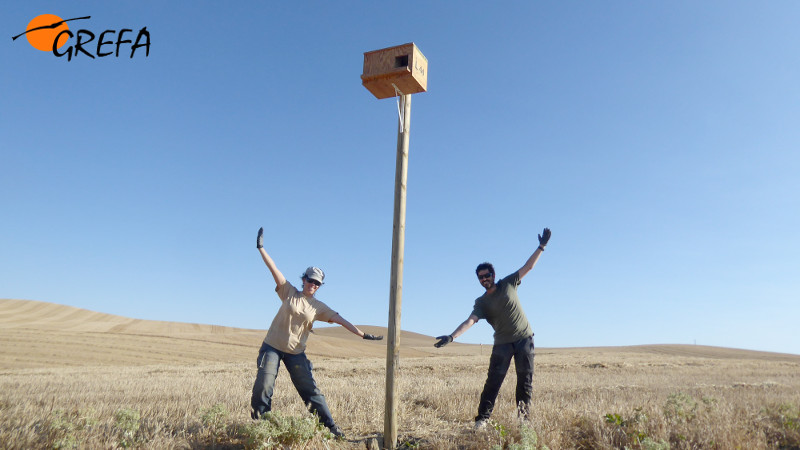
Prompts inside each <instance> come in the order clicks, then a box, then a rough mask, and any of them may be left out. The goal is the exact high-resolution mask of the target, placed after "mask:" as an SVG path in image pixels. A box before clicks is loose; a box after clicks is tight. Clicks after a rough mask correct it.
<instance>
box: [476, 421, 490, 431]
mask: <svg viewBox="0 0 800 450" xmlns="http://www.w3.org/2000/svg"><path fill="white" fill-rule="evenodd" d="M488 422H489V421H488V419H478V420H476V421H475V431H483V430H485V429H486V426H487V425H488Z"/></svg>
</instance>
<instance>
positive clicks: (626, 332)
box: [0, 0, 800, 354]
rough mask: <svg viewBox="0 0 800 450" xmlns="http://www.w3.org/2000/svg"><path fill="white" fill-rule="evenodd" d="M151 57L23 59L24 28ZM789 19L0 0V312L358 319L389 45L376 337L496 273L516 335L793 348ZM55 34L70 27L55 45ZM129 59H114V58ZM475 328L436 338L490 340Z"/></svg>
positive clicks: (423, 328) (739, 12) (442, 309)
mask: <svg viewBox="0 0 800 450" xmlns="http://www.w3.org/2000/svg"><path fill="white" fill-rule="evenodd" d="M44 13H50V14H55V15H58V16H59V17H62V18H64V19H66V18H73V17H82V16H91V19H89V20H82V21H75V22H71V23H70V24H71V29H73V30H77V29H78V28H84V29H88V30H91V31H93V32H95V34H99V33H100V32H102V31H103V30H106V29H114V30H119V29H121V28H131V29H133V30H134V32H133V33H131V34H129V35H127V36H126V37H128V38H131V37H134V38H135V35H136V32H137V31H138V30H139V29H140V28H141V27H144V26H146V27H147V29H148V30H149V31H150V33H151V49H150V56H149V57H146V58H145V57H144V56H143V51H142V50H139V51H138V52H137V54H136V56H135V57H134V58H133V59H131V58H128V57H127V55H126V50H125V49H126V47H125V46H123V56H122V57H119V58H116V57H113V56H111V57H105V58H97V59H93V60H92V59H89V58H88V57H85V55H78V56H77V57H74V58H73V59H72V61H69V62H68V61H67V60H66V58H56V57H55V56H54V55H53V54H52V53H48V52H42V51H39V50H36V49H34V48H33V47H32V46H31V45H29V44H28V43H27V41H26V40H25V39H24V38H21V39H18V40H16V41H12V39H11V37H12V36H15V35H17V34H19V33H22V32H23V31H25V27H26V25H27V23H28V22H29V21H30V20H31V19H32V18H33V17H36V16H38V15H40V14H44ZM799 21H800V3H798V2H796V1H770V2H749V1H730V0H725V1H704V2H696V1H670V2H639V1H604V2H580V1H566V2H501V3H500V4H498V5H494V4H492V5H490V4H489V3H487V2H477V1H471V2H418V1H412V2H402V3H398V2H394V3H391V2H390V3H387V2H367V1H356V2H322V1H317V2H278V1H267V2H233V3H226V4H225V5H224V6H223V4H222V3H219V2H166V3H165V2H160V1H145V2H139V1H137V2H133V1H114V2H109V1H103V2H88V1H87V2H63V1H47V2H45V1H30V2H3V3H2V6H0V24H1V25H2V27H1V28H2V30H3V33H4V34H5V38H4V43H3V44H2V45H0V58H2V63H0V174H1V175H0V211H2V215H1V216H0V217H1V219H0V298H22V299H31V300H41V301H48V302H54V303H60V304H66V305H71V306H76V307H81V308H86V309H91V310H96V311H102V312H106V313H112V314H119V315H123V316H129V317H135V318H142V319H156V320H167V321H181V322H197V323H208V324H219V325H228V326H235V327H245V328H262V329H265V328H266V327H267V326H268V325H269V323H270V321H271V320H272V317H273V316H274V314H275V312H276V311H277V307H278V299H277V297H276V295H275V294H274V293H273V288H274V283H273V281H272V278H271V276H270V275H269V272H268V271H267V269H266V267H265V266H264V264H263V262H262V261H261V259H260V257H259V255H258V253H257V251H256V249H255V237H256V231H257V230H258V228H259V227H260V226H263V227H264V229H265V230H266V239H265V247H266V249H267V250H268V251H269V252H270V254H271V255H272V256H273V258H274V259H275V261H276V263H277V264H278V267H279V268H280V269H281V270H282V271H283V272H284V274H286V275H287V277H288V278H289V279H290V280H291V281H292V282H298V281H299V275H300V274H301V273H302V271H303V270H304V269H305V268H306V267H307V266H309V265H317V266H320V267H322V268H323V269H324V270H325V271H326V273H327V279H326V285H325V286H324V287H323V288H322V289H321V290H320V291H319V295H318V297H319V298H320V299H321V300H323V301H325V302H326V303H328V304H329V305H330V306H331V307H333V308H334V309H335V310H337V311H339V312H340V313H341V314H342V315H343V316H344V317H345V318H347V319H348V320H350V321H351V322H353V323H356V324H369V325H382V326H386V324H387V317H388V298H389V275H390V256H391V235H392V211H393V195H394V194H393V192H394V172H395V152H396V133H397V106H396V104H395V102H394V100H392V99H387V100H376V99H375V98H374V97H373V96H372V95H371V94H370V93H369V92H368V91H367V90H366V89H364V87H363V86H361V80H360V74H361V72H362V64H363V53H364V52H365V51H369V50H375V49H379V48H383V47H388V46H392V45H398V44H403V43H407V42H415V43H416V44H417V45H418V46H419V48H420V49H421V51H422V52H423V53H424V54H425V56H426V57H427V58H428V61H429V68H428V89H429V92H427V93H421V94H416V95H414V96H413V100H412V113H411V115H412V119H411V145H410V161H409V175H408V209H407V231H406V254H405V277H404V294H403V303H402V328H403V329H405V330H410V331H415V332H420V333H425V334H429V335H434V336H435V335H439V334H445V333H450V332H451V331H453V329H454V328H455V327H456V326H457V325H458V324H459V323H461V321H463V320H464V319H466V318H467V316H468V315H469V314H470V312H471V310H472V305H473V302H474V299H475V298H476V297H478V296H479V295H480V294H481V293H482V288H481V286H480V285H479V284H478V282H477V280H476V278H475V274H474V269H475V266H476V265H477V264H478V263H480V262H482V261H491V262H492V263H494V265H495V267H496V268H497V271H498V272H499V274H500V275H506V274H508V273H511V272H513V271H515V270H516V269H518V268H519V267H520V266H521V265H522V264H523V263H524V262H525V260H526V259H527V258H528V256H530V254H531V253H532V252H533V250H534V249H535V248H536V246H537V244H538V241H537V238H536V236H537V234H538V233H540V232H541V230H542V228H543V227H545V226H547V227H550V228H551V229H552V230H553V237H552V239H551V242H550V245H549V246H548V248H547V251H546V252H545V254H544V255H543V257H542V259H540V260H539V264H538V265H537V266H536V267H535V268H534V270H533V271H532V272H531V273H530V274H529V275H528V276H527V277H526V278H525V279H524V281H523V284H522V285H521V286H520V288H519V293H520V297H521V299H522V301H523V304H524V308H525V310H526V312H527V315H528V318H529V319H530V321H531V322H532V325H533V328H534V331H535V333H536V345H537V346H538V347H573V346H605V345H634V344H654V343H683V344H692V343H697V344H705V345H715V346H724V347H736V348H746V349H758V350H768V351H776V352H789V353H798V354H800V333H798V332H797V324H798V322H800V320H799V319H800V306H798V305H800V302H799V301H798V300H800V295H799V294H800V276H798V274H800V258H798V254H800V231H798V230H800V195H798V194H799V193H800V153H799V152H798V149H800V127H799V126H798V123H799V121H800V27H798V26H797V24H798V22H799ZM71 43H74V39H73V40H72V41H71ZM128 51H129V47H128ZM491 336H492V330H491V327H490V326H489V325H488V324H487V323H486V322H480V323H479V324H478V325H476V326H475V327H473V328H472V329H471V330H469V331H468V332H467V333H466V334H465V335H464V336H463V337H462V338H461V339H460V340H462V341H464V342H473V343H477V342H482V343H490V342H491V340H492V338H491Z"/></svg>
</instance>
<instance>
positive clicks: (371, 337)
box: [362, 333, 383, 341]
mask: <svg viewBox="0 0 800 450" xmlns="http://www.w3.org/2000/svg"><path fill="white" fill-rule="evenodd" d="M362 339H366V340H368V341H380V340H381V339H383V336H375V335H374V334H369V333H364V336H363V338H362Z"/></svg>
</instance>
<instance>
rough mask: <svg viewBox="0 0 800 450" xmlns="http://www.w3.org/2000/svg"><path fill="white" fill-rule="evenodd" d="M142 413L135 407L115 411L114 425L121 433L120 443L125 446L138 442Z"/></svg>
mask: <svg viewBox="0 0 800 450" xmlns="http://www.w3.org/2000/svg"><path fill="white" fill-rule="evenodd" d="M140 420H141V415H140V414H139V411H136V410H135V409H127V408H125V409H119V410H117V412H116V413H114V427H115V428H116V429H117V432H118V433H119V445H120V446H121V447H123V448H128V447H132V446H133V445H134V444H135V443H136V433H137V432H138V431H139V426H140V424H139V421H140Z"/></svg>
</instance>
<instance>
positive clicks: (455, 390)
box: [0, 300, 800, 449]
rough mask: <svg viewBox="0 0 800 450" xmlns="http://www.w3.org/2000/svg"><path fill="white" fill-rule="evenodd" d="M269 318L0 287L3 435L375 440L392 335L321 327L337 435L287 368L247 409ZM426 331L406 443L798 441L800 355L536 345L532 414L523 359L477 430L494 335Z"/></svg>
mask: <svg viewBox="0 0 800 450" xmlns="http://www.w3.org/2000/svg"><path fill="white" fill-rule="evenodd" d="M363 328H364V329H366V330H367V331H368V332H377V333H384V332H385V330H382V329H381V328H379V327H363ZM264 334H265V330H242V329H234V328H225V327H216V326H210V325H196V324H183V323H168V322H153V321H142V320H135V319H128V318H124V317H118V316H111V315H107V314H101V313H95V312H91V311H85V310H80V309H76V308H71V307H66V306H61V305H55V304H50V303H42V302H33V301H22V300H0V448H9V449H16V448H19V449H23V448H24V449H27V448H268V447H269V446H273V447H274V448H329V449H351V448H352V449H364V448H367V445H368V444H369V443H370V442H371V441H372V440H373V439H380V438H381V433H382V431H383V407H384V382H385V372H384V367H385V352H386V347H385V344H384V343H375V342H365V341H362V340H359V339H357V338H355V337H353V336H352V335H350V334H349V333H347V332H346V331H344V330H342V329H341V328H338V327H337V328H320V329H317V330H316V331H315V335H314V336H312V337H311V338H310V343H309V351H308V353H309V356H310V358H311V360H312V361H313V363H314V367H315V371H314V372H315V378H316V379H317V382H318V384H319V385H320V387H321V389H322V391H323V393H325V395H326V397H327V399H328V403H329V405H330V408H331V411H332V412H333V415H334V418H336V420H337V422H338V423H339V425H340V426H341V427H342V428H343V429H344V431H345V433H346V434H347V439H346V440H343V441H337V440H332V439H329V438H328V436H327V435H326V433H324V432H322V431H318V430H315V429H313V423H312V421H310V420H308V419H309V414H308V413H307V412H306V411H305V409H304V407H303V405H302V402H301V401H300V399H299V396H298V395H297V393H296V392H295V391H294V388H293V387H292V385H291V382H290V381H289V380H288V377H287V376H286V373H285V372H284V371H283V370H281V372H280V373H279V376H278V382H277V386H276V395H275V398H274V400H273V404H274V407H273V409H274V410H275V411H276V412H278V414H276V415H275V417H273V420H272V421H271V422H270V423H267V421H260V422H258V423H257V422H254V421H252V420H251V419H250V418H249V413H248V409H249V399H250V389H251V387H252V382H253V377H254V376H255V357H256V353H257V350H258V346H259V345H260V342H261V340H262V339H263V337H264ZM433 341H434V340H433V338H431V337H429V336H422V335H419V334H414V333H405V332H404V333H403V335H402V336H401V344H402V345H403V348H402V350H401V360H400V374H399V378H398V380H399V381H398V382H399V392H400V398H401V404H400V406H399V436H400V440H399V444H400V445H401V447H402V448H420V449H428V448H435V449H438V448H445V449H447V448H461V449H486V448H514V449H521V448H545V447H546V448H550V449H562V448H563V449H569V448H585V449H589V448H632V449H638V448H643V449H666V448H673V449H675V448H678V449H682V448H686V449H689V448H710V449H711V448H714V449H736V448H742V449H759V448H800V410H799V409H798V408H800V356H798V355H784V354H775V353H764V352H753V351H745V350H736V349H724V348H713V347H702V346H686V345H650V346H637V347H618V348H580V349H579V348H572V349H538V350H537V355H536V375H535V377H534V404H533V408H532V413H533V414H532V416H533V417H532V419H531V421H530V422H527V423H519V422H518V420H517V417H516V413H515V410H514V406H513V397H514V382H515V374H514V371H513V369H512V370H511V371H509V374H508V376H507V378H506V382H505V384H504V386H503V390H502V391H501V393H500V397H499V399H498V404H497V406H496V408H495V413H494V415H493V422H492V424H491V426H490V427H488V428H487V429H485V430H482V431H475V430H473V429H472V418H473V417H474V415H475V410H476V408H477V402H478V396H479V395H480V391H481V388H482V386H483V382H484V379H485V373H486V368H487V364H488V353H489V350H490V348H489V347H487V346H484V347H481V346H477V345H460V344H452V345H450V346H448V347H445V348H444V349H434V348H433V346H432V343H433ZM309 423H311V424H312V426H311V428H309ZM267 425H269V427H267Z"/></svg>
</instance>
